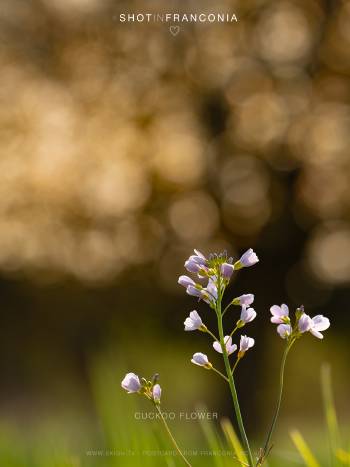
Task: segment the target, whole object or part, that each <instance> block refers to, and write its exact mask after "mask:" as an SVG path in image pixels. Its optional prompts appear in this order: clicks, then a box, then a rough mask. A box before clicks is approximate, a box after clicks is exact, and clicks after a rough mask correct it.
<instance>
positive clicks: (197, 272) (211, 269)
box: [178, 249, 259, 370]
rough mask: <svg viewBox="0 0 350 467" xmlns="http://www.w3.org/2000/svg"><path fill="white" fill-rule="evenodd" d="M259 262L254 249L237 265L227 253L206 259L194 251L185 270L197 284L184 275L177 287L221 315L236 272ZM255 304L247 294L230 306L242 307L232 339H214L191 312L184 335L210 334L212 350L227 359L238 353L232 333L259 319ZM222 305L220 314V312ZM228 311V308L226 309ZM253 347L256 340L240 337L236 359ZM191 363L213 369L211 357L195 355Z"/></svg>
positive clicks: (193, 312)
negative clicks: (225, 355) (223, 301)
mask: <svg viewBox="0 0 350 467" xmlns="http://www.w3.org/2000/svg"><path fill="white" fill-rule="evenodd" d="M258 261H259V259H258V257H257V255H256V254H255V252H254V251H253V250H252V249H249V250H248V251H246V252H245V253H244V254H243V255H242V256H241V258H240V259H239V260H238V261H236V262H235V263H234V262H233V259H232V258H228V257H227V254H226V253H222V254H220V255H216V254H213V255H210V256H209V257H208V258H207V257H206V256H205V255H203V253H201V252H200V251H198V250H194V254H193V255H191V256H190V257H189V258H188V259H187V260H186V261H185V265H184V266H185V269H186V270H187V271H188V272H190V273H192V274H194V276H195V280H194V279H192V278H191V277H189V276H187V275H182V276H180V277H179V279H178V283H179V284H180V285H182V286H183V287H185V288H186V292H187V293H188V294H189V295H192V296H194V297H198V299H199V300H203V301H204V302H206V303H207V304H208V305H209V306H210V307H211V308H212V309H214V310H215V311H216V313H217V314H218V313H220V314H221V313H222V312H221V299H222V296H223V292H224V290H225V288H226V286H227V285H228V283H229V281H230V279H231V277H232V274H233V273H234V271H237V270H239V269H242V268H243V267H249V266H253V265H254V264H256V263H257V262H258ZM203 279H207V284H206V285H205V286H203V285H202V283H201V282H199V281H203ZM253 302H254V295H253V294H244V295H241V296H239V297H236V298H234V299H233V300H232V301H231V303H229V305H228V307H229V306H231V305H238V306H240V307H241V313H240V317H239V319H238V320H237V322H236V327H235V328H234V330H233V331H232V333H231V334H230V335H227V336H224V337H223V340H221V339H220V338H217V337H215V335H214V334H213V333H212V332H211V331H209V330H208V328H207V326H206V325H205V324H204V323H203V320H202V318H201V317H200V316H199V314H198V311H197V310H193V311H191V312H190V314H189V316H188V317H187V318H186V320H185V322H184V325H185V331H197V330H198V331H202V332H207V333H209V334H210V335H211V337H212V338H213V339H214V342H213V348H214V350H216V352H219V353H221V354H222V353H223V351H224V349H225V350H226V353H227V356H229V355H232V354H233V353H234V352H236V350H237V349H238V347H237V344H233V343H232V335H233V333H234V332H235V331H236V330H237V329H239V328H242V327H244V326H245V325H246V324H247V323H250V322H251V321H253V320H254V319H255V317H256V311H255V310H254V308H252V307H251V305H252V303H253ZM219 303H220V310H219V309H218V305H219ZM228 307H226V309H227V308H228ZM225 311H226V310H225ZM225 311H224V312H223V313H222V315H223V314H224V313H225ZM223 345H224V347H223ZM253 345H254V339H252V338H250V337H247V336H241V339H240V345H239V351H238V355H237V359H240V358H242V357H243V356H244V354H245V352H246V351H247V350H248V349H250V348H251V347H253ZM191 362H192V363H194V364H195V365H198V366H201V367H203V368H206V369H208V370H211V369H214V368H213V365H212V364H211V363H210V361H209V359H208V356H207V355H206V354H204V353H202V352H196V353H195V354H194V355H193V357H192V359H191Z"/></svg>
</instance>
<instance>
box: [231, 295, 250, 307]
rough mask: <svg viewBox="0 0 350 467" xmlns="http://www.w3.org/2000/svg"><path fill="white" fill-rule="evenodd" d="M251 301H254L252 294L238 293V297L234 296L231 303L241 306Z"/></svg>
mask: <svg viewBox="0 0 350 467" xmlns="http://www.w3.org/2000/svg"><path fill="white" fill-rule="evenodd" d="M253 302H254V295H253V294H252V293H248V294H243V295H240V296H239V297H236V298H234V299H233V300H232V304H233V305H240V306H243V305H247V306H249V305H251V304H252V303H253Z"/></svg>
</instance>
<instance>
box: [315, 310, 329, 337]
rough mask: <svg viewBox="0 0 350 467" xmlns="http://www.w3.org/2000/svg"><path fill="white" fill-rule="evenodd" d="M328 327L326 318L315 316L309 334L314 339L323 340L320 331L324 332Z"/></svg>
mask: <svg viewBox="0 0 350 467" xmlns="http://www.w3.org/2000/svg"><path fill="white" fill-rule="evenodd" d="M330 325H331V323H330V321H329V319H328V318H326V317H325V316H322V315H317V316H315V317H314V318H312V325H311V329H310V332H311V334H313V335H314V336H315V337H318V338H319V339H323V334H321V332H320V331H325V330H326V329H328V328H329V326H330Z"/></svg>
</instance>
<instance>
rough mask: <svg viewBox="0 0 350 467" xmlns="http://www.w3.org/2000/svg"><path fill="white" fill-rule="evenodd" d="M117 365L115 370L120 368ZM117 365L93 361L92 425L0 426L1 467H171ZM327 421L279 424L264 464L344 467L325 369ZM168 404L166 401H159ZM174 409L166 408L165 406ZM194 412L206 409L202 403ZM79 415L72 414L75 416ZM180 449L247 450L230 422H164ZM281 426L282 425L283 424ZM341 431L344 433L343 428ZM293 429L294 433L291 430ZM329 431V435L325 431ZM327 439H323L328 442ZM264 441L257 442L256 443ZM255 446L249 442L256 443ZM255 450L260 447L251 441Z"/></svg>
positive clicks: (216, 466)
mask: <svg viewBox="0 0 350 467" xmlns="http://www.w3.org/2000/svg"><path fill="white" fill-rule="evenodd" d="M117 368H118V370H117ZM120 368H121V367H120V365H119V364H118V365H116V363H115V362H113V361H112V359H110V358H106V357H103V358H96V359H95V360H94V361H93V363H92V365H91V387H92V394H93V399H94V404H95V409H96V414H95V415H96V419H97V423H96V426H94V428H93V429H91V425H90V424H89V423H88V422H87V420H85V419H84V417H83V416H82V414H80V415H79V414H72V415H71V417H67V418H66V419H65V418H64V417H63V420H61V424H57V423H55V421H54V420H51V421H50V420H49V421H47V420H42V423H39V424H37V425H36V427H35V429H34V428H33V430H21V429H20V427H18V426H15V425H10V424H8V423H2V424H1V425H0V466H1V467H24V466H25V467H95V466H98V467H116V466H123V467H138V466H140V467H157V466H169V467H175V466H177V465H181V460H180V459H179V457H178V456H177V455H176V454H175V453H174V452H173V447H172V445H171V442H170V441H169V439H168V437H167V435H166V433H164V432H163V431H162V427H161V424H160V423H159V421H156V420H137V419H136V418H135V416H134V414H135V413H139V412H147V413H149V412H153V407H152V406H151V405H150V404H149V403H148V401H147V400H144V399H143V398H141V397H137V396H130V395H127V394H126V393H125V392H124V391H122V390H121V388H120V378H119V373H120ZM321 389H322V392H323V401H324V410H325V424H324V426H322V425H320V424H313V425H309V426H307V425H304V426H301V427H299V428H300V431H297V430H293V431H291V429H292V428H294V427H291V426H288V422H286V421H284V423H282V421H281V429H280V430H279V433H278V437H277V439H276V440H275V446H274V448H273V449H272V452H271V455H270V456H269V458H268V462H267V463H266V464H264V465H266V466H268V467H281V466H284V467H293V466H298V465H299V466H300V465H306V466H308V467H323V466H332V467H333V466H334V467H340V466H349V465H350V454H349V452H348V451H347V449H346V448H347V447H348V446H342V448H341V446H340V443H339V439H340V432H342V431H344V432H345V431H347V430H346V427H341V429H340V428H339V426H338V421H337V415H336V411H335V407H334V401H333V394H332V387H331V376H330V370H329V368H327V367H325V368H324V369H323V373H322V388H321ZM321 389H320V391H321ZM164 402H165V401H164ZM167 409H170V410H172V407H166V402H165V405H164V408H163V410H167ZM198 410H199V411H201V410H205V409H203V408H202V407H199V408H198ZM75 415H76V416H75ZM169 425H170V426H171V429H172V431H173V433H174V435H175V437H176V438H177V441H178V443H179V445H180V446H181V448H182V449H183V450H184V451H185V452H187V454H188V458H189V460H190V462H191V463H192V465H193V466H194V467H196V466H202V467H206V466H208V467H209V466H213V467H228V466H235V465H236V466H239V465H242V463H244V461H245V455H244V453H243V451H242V448H241V446H240V444H239V441H238V439H237V437H236V434H235V432H234V429H233V426H232V424H231V422H230V421H229V420H228V419H221V420H217V421H209V420H202V421H191V422H188V423H185V422H182V423H180V422H179V421H178V420H176V421H174V422H172V421H169ZM282 428H283V429H282ZM343 428H344V430H343ZM289 432H290V434H291V437H289V435H288V433H289ZM327 434H328V435H327ZM327 437H328V439H327ZM259 442H261V440H260V441H259ZM253 445H254V443H253ZM254 448H255V452H257V450H258V444H257V443H255V446H254Z"/></svg>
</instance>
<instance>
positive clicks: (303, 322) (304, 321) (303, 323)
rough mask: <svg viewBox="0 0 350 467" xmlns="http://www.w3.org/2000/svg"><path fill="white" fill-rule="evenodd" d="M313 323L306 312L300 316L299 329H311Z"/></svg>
mask: <svg viewBox="0 0 350 467" xmlns="http://www.w3.org/2000/svg"><path fill="white" fill-rule="evenodd" d="M312 325H313V322H312V319H311V318H310V316H309V315H307V314H306V313H303V314H302V315H301V316H300V318H299V321H298V328H299V331H300V332H302V333H304V332H307V331H310V329H311V327H312Z"/></svg>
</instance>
